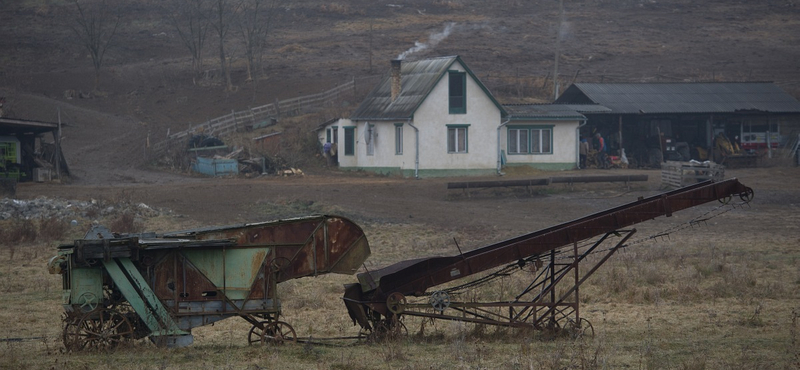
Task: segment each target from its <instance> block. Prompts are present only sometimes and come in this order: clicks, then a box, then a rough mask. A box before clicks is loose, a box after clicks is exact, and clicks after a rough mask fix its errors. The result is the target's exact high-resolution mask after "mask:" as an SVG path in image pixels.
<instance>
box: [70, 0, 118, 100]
mask: <svg viewBox="0 0 800 370" xmlns="http://www.w3.org/2000/svg"><path fill="white" fill-rule="evenodd" d="M70 2H71V3H72V4H73V5H74V6H75V24H74V25H72V26H70V28H71V29H72V31H73V32H74V33H75V36H77V37H78V40H79V42H80V44H81V45H82V46H83V47H85V48H86V50H87V51H89V55H91V57H92V65H93V66H94V89H95V90H97V88H98V86H99V85H100V67H101V66H102V65H103V57H104V56H105V54H106V50H108V47H109V46H110V45H111V41H112V40H113V39H114V35H115V34H116V33H117V29H118V28H119V24H120V20H121V18H122V15H121V13H120V9H119V8H116V9H113V8H112V7H111V6H110V5H109V4H108V2H107V1H106V0H98V1H94V2H91V3H90V2H88V1H79V0H71V1H70Z"/></svg>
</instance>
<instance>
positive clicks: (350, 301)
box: [344, 179, 753, 330]
mask: <svg viewBox="0 0 800 370" xmlns="http://www.w3.org/2000/svg"><path fill="white" fill-rule="evenodd" d="M734 195H738V196H739V197H740V198H741V199H742V200H743V201H745V202H749V201H750V199H752V196H753V191H752V189H750V188H748V187H746V186H744V185H742V184H741V183H739V181H738V180H737V179H729V180H724V181H720V182H714V181H706V182H703V183H698V184H695V185H692V186H687V187H684V188H680V189H676V190H673V191H670V192H666V193H663V194H659V195H655V196H652V197H648V198H639V199H638V200H637V201H635V202H631V203H628V204H625V205H622V206H619V207H615V208H611V209H608V210H605V211H601V212H598V213H595V214H592V215H589V216H585V217H582V218H579V219H577V220H574V221H570V222H565V223H562V224H560V225H556V226H552V227H549V228H545V229H543V230H539V231H536V232H532V233H528V234H525V235H521V236H518V237H515V238H512V239H509V240H506V241H502V242H499V243H495V244H491V245H488V246H485V247H481V248H478V249H475V250H472V251H469V252H466V253H459V255H456V256H450V257H431V258H422V259H416V260H409V261H402V262H399V263H397V264H394V265H391V266H387V267H385V268H382V269H378V270H375V271H367V272H364V273H361V274H359V275H358V278H359V284H351V285H348V286H347V287H346V291H345V298H344V300H345V305H346V306H347V308H348V311H349V313H350V316H351V318H352V319H353V321H354V322H356V323H358V324H359V325H361V327H362V328H364V329H367V330H374V329H378V328H379V327H380V326H386V325H387V323H389V324H391V323H394V322H397V321H398V318H399V317H401V316H402V315H411V316H422V317H431V318H440V319H450V320H460V321H467V322H475V323H484V324H492V325H501V326H512V327H520V326H526V327H534V328H539V329H541V328H544V327H547V326H552V325H555V324H558V321H559V320H561V321H563V320H562V319H564V318H567V316H570V315H572V314H573V313H574V315H575V319H574V320H575V321H574V323H575V325H577V326H578V327H580V322H581V318H580V315H579V314H580V311H579V306H578V302H579V299H578V298H579V289H580V285H581V284H582V283H583V282H584V281H586V279H588V277H589V276H590V275H591V274H592V273H594V272H595V271H596V270H597V269H598V268H599V267H600V265H602V264H603V263H604V262H605V261H607V260H608V259H609V258H610V257H611V256H612V255H613V254H614V253H615V252H616V251H617V250H618V249H619V248H621V247H623V246H624V243H625V242H626V241H627V240H628V238H629V237H630V236H632V235H633V233H635V229H631V230H624V228H626V227H629V226H632V225H634V224H637V223H640V222H644V221H648V220H651V219H655V218H656V217H659V216H667V217H669V216H671V215H672V213H673V212H677V211H680V210H683V209H687V208H691V207H694V206H697V205H700V204H704V203H708V202H711V201H714V200H720V201H727V200H728V199H729V198H731V197H732V196H734ZM621 234H625V236H624V237H623V239H622V240H621V241H620V242H618V243H616V245H615V246H614V247H612V248H610V249H607V250H606V251H605V252H606V254H605V255H604V256H603V257H602V258H601V259H600V260H599V261H598V262H597V263H596V264H595V265H594V266H593V267H591V268H590V269H589V270H588V272H587V273H586V274H584V276H583V277H580V276H579V270H578V265H579V263H580V262H581V261H583V260H585V258H586V256H587V255H588V254H590V253H597V251H596V248H597V247H598V246H599V245H600V244H601V243H603V242H604V241H606V240H607V239H608V238H609V236H611V235H621ZM598 236H602V237H601V238H600V239H599V240H598V241H597V242H596V243H595V244H594V245H593V246H592V247H590V248H589V249H588V250H585V251H583V252H582V253H578V243H579V242H582V241H586V240H588V239H591V238H594V237H598ZM570 245H571V246H573V249H574V256H573V261H572V262H571V263H569V264H563V265H559V264H557V263H556V254H557V253H560V252H563V250H564V249H565V248H566V247H568V246H570ZM542 257H544V258H548V257H549V259H550V263H549V264H548V269H547V270H549V272H548V274H549V281H542V282H539V284H537V283H536V281H537V280H536V279H535V280H534V281H533V282H532V285H531V286H529V289H530V288H531V287H534V286H535V287H543V289H544V290H543V292H542V293H541V294H539V295H538V296H536V297H535V298H534V299H531V300H529V301H525V302H523V301H520V300H519V299H520V297H521V296H522V295H524V294H525V293H527V292H525V293H523V294H521V295H520V296H518V297H517V299H516V300H515V301H510V302H491V303H464V302H460V303H454V302H449V300H448V301H447V304H446V307H444V308H448V309H456V310H457V311H458V313H460V316H456V315H444V309H442V307H437V306H436V303H437V302H436V299H433V300H432V303H431V304H408V303H407V302H406V296H418V297H419V296H425V295H426V291H427V290H428V289H429V288H431V287H434V286H438V285H442V284H445V283H448V282H451V281H455V280H458V279H463V278H466V277H468V276H473V275H475V274H478V273H481V272H484V271H487V270H490V269H493V268H498V267H501V266H503V265H508V264H513V263H514V262H516V264H519V265H520V266H522V265H524V264H526V263H528V262H531V261H534V260H536V259H540V258H542ZM558 266H560V267H559V268H558V269H557V267H558ZM570 271H574V273H575V282H574V284H573V286H572V287H570V288H569V289H568V290H567V293H566V294H563V295H562V296H561V297H559V298H558V299H556V296H555V294H556V291H555V288H556V286H557V285H558V283H559V282H562V281H563V280H564V277H565V276H566V275H567V274H568V273H569V272H570ZM537 279H538V277H537ZM529 291H530V290H528V292H529ZM436 294H439V292H436V293H434V295H432V297H435V296H436ZM572 294H574V296H575V302H566V301H567V299H568V298H569V296H570V295H572ZM545 295H549V296H550V297H549V299H546V298H547V297H545ZM439 298H441V297H439ZM448 299H449V298H448ZM438 303H439V304H440V306H441V305H442V303H443V302H441V301H440V302H438ZM489 307H507V308H508V311H509V316H508V317H501V316H499V315H495V314H494V313H491V315H490V314H489V312H488V311H487V310H486V309H485V308H489ZM517 307H522V309H521V310H520V311H518V312H515V311H514V310H515V309H516V308H517ZM431 308H433V313H431ZM437 308H438V309H437ZM565 310H571V311H565ZM437 311H438V313H437ZM384 318H385V319H384ZM548 319H550V320H548ZM546 322H548V323H547V324H546Z"/></svg>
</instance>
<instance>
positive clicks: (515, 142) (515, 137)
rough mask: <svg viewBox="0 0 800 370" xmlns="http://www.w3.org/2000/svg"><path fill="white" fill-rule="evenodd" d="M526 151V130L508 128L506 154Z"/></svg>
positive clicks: (524, 152)
mask: <svg viewBox="0 0 800 370" xmlns="http://www.w3.org/2000/svg"><path fill="white" fill-rule="evenodd" d="M526 153H528V130H521V129H508V154H526Z"/></svg>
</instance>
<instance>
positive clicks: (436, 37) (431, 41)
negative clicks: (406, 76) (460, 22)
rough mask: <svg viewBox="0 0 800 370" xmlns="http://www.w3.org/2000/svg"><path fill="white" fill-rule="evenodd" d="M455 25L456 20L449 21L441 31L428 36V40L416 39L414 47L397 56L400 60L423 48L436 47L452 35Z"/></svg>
mask: <svg viewBox="0 0 800 370" xmlns="http://www.w3.org/2000/svg"><path fill="white" fill-rule="evenodd" d="M455 25H456V23H455V22H449V23H447V25H446V26H445V27H444V29H443V30H442V31H441V32H436V33H432V34H431V35H430V36H428V42H419V41H415V42H414V46H413V47H412V48H410V49H408V50H406V51H404V52H402V53H400V55H398V56H397V59H398V60H403V59H405V58H406V57H407V56H409V55H411V54H414V53H416V52H420V51H423V50H426V49H429V48H433V47H436V45H437V44H439V43H440V42H442V41H443V40H444V39H446V38H447V36H450V33H451V32H453V27H455Z"/></svg>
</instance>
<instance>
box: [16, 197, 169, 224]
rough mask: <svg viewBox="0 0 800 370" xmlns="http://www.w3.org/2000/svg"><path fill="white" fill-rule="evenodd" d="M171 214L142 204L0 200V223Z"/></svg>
mask: <svg viewBox="0 0 800 370" xmlns="http://www.w3.org/2000/svg"><path fill="white" fill-rule="evenodd" d="M169 213H171V211H169V210H163V209H157V208H154V207H150V206H148V205H147V204H144V203H138V204H134V203H127V202H123V203H113V204H112V203H110V202H103V201H98V200H94V199H93V200H91V201H78V200H66V199H56V198H47V197H39V198H36V199H31V200H22V199H10V198H3V199H0V220H8V219H25V220H31V219H43V218H60V219H65V220H72V219H76V218H82V219H91V220H95V219H98V218H105V217H116V216H119V215H122V214H133V215H135V216H136V217H148V218H149V217H157V216H161V215H164V214H169Z"/></svg>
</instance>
